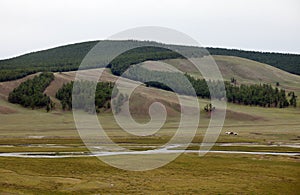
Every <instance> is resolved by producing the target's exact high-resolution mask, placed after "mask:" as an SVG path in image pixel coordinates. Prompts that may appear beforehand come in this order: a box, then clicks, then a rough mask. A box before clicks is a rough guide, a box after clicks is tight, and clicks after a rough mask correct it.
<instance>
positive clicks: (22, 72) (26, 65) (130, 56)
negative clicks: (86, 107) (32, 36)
mask: <svg viewBox="0 0 300 195" xmlns="http://www.w3.org/2000/svg"><path fill="white" fill-rule="evenodd" d="M97 43H98V41H91V42H83V43H76V44H71V45H66V46H61V47H56V48H52V49H48V50H43V51H38V52H32V53H28V54H25V55H22V56H19V57H15V58H11V59H6V60H0V82H1V81H8V80H15V79H18V78H22V77H24V76H26V75H29V74H32V73H36V72H47V71H49V72H61V71H72V70H77V69H78V67H79V65H80V63H81V61H82V60H83V58H84V57H85V56H86V54H87V53H88V52H89V51H90V49H92V48H93V47H94V46H95V45H96V44H97ZM102 43H105V44H106V45H108V47H110V48H108V50H109V49H113V48H115V47H118V46H122V47H128V48H129V47H130V46H134V47H140V49H133V50H131V51H130V50H129V51H128V52H125V53H123V54H122V55H120V56H118V57H117V58H115V59H114V60H113V61H112V62H99V63H97V64H91V66H90V67H85V68H95V67H106V66H109V65H111V66H112V71H113V73H114V74H117V75H119V74H121V73H122V72H124V69H125V68H127V67H128V66H130V65H132V64H135V63H139V62H142V61H145V60H149V59H151V60H161V59H170V58H177V57H181V56H180V55H178V54H177V53H176V51H178V50H179V49H180V51H183V53H184V56H188V57H201V56H204V55H208V53H207V52H206V51H205V50H203V48H199V47H192V46H178V45H166V44H162V43H156V42H147V41H132V40H129V41H102ZM149 45H150V46H152V47H149ZM145 46H147V47H145ZM143 47H144V48H143ZM161 47H164V48H169V49H172V50H173V51H175V52H172V51H170V50H168V49H163V48H161ZM207 50H208V51H209V52H210V53H211V54H212V55H228V56H238V57H244V58H247V59H251V60H256V61H259V62H262V63H266V64H269V65H271V66H275V67H277V68H280V69H282V70H285V71H287V72H291V73H294V74H298V75H300V55H295V54H281V53H268V52H254V51H242V50H232V49H221V48H207ZM106 57H107V58H109V56H106ZM122 65H124V68H123V66H122Z"/></svg>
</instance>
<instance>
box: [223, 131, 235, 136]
mask: <svg viewBox="0 0 300 195" xmlns="http://www.w3.org/2000/svg"><path fill="white" fill-rule="evenodd" d="M225 134H226V135H238V133H237V132H233V131H226V132H225Z"/></svg>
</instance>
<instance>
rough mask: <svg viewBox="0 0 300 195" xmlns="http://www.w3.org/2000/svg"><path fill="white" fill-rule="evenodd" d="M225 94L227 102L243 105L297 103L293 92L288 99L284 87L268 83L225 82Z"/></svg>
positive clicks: (269, 105)
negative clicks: (279, 87)
mask: <svg viewBox="0 0 300 195" xmlns="http://www.w3.org/2000/svg"><path fill="white" fill-rule="evenodd" d="M292 94H293V96H292ZM226 95H227V100H228V102H233V103H238V104H244V105H255V106H262V107H279V108H284V107H288V106H289V105H291V106H296V104H297V103H296V98H295V94H294V92H292V93H291V96H292V98H291V99H290V100H288V98H287V95H286V92H285V90H284V89H278V88H277V87H275V88H273V87H272V86H271V85H268V84H259V85H258V84H255V85H244V84H241V85H240V86H234V85H232V84H230V83H227V84H226Z"/></svg>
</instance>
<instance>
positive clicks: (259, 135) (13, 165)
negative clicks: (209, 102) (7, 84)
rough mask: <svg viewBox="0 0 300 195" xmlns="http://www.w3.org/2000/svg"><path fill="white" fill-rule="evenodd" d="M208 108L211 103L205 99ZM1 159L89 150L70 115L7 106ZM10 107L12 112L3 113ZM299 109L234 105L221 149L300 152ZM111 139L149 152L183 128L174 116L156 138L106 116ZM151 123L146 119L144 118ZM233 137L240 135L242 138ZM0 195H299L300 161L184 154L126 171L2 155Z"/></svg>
mask: <svg viewBox="0 0 300 195" xmlns="http://www.w3.org/2000/svg"><path fill="white" fill-rule="evenodd" d="M200 103H202V104H205V103H206V102H205V100H200ZM0 106H1V108H2V110H4V111H5V113H1V114H0V124H1V126H0V146H1V147H0V154H1V153H2V154H4V153H13V152H29V153H30V152H32V153H34V152H42V153H47V152H52V153H55V154H57V155H59V154H60V153H62V152H88V150H87V148H86V147H85V146H84V144H83V143H82V141H81V139H80V137H79V135H78V132H77V131H76V128H75V125H74V120H73V116H72V113H71V112H61V111H52V112H51V113H46V112H45V110H29V109H24V108H21V107H20V106H18V105H12V104H9V103H7V102H6V101H3V100H0ZM3 108H5V109H3ZM299 116H300V110H299V109H294V108H287V109H277V108H258V107H246V106H239V105H232V104H229V105H228V115H227V118H226V121H225V125H224V127H223V130H222V132H221V134H220V137H219V139H218V141H217V144H216V145H215V146H214V147H213V150H214V151H225V150H228V151H246V152H276V153H278V152H282V153H299V152H300V148H299V147H298V146H299V143H300V137H299V132H300V122H299ZM99 120H100V121H101V122H102V124H103V126H104V128H105V129H107V133H108V135H109V136H110V137H111V138H112V139H113V140H114V141H115V142H116V143H119V144H120V145H122V146H124V147H128V148H130V149H135V150H148V149H149V150H150V149H153V148H152V147H153V146H159V145H162V144H163V143H165V142H167V141H168V140H169V139H170V138H171V136H172V135H173V133H174V130H176V128H177V126H178V122H177V119H176V118H169V119H168V121H167V122H166V124H165V125H164V127H163V130H161V131H160V132H158V133H157V134H156V135H155V136H149V137H148V136H147V137H142V138H138V137H134V136H130V135H129V134H127V133H124V132H122V131H121V130H120V128H119V127H118V126H117V125H116V124H115V121H114V120H113V117H112V116H111V114H109V113H106V114H100V115H99ZM137 120H138V121H140V122H147V120H148V119H147V118H137ZM208 122H209V118H208V117H207V116H206V115H205V114H203V115H202V118H201V121H200V127H199V131H198V132H197V135H196V136H195V138H194V140H193V144H191V145H190V146H189V148H188V149H189V150H197V149H199V145H198V144H199V143H201V141H202V138H203V133H204V131H205V129H206V127H207V124H208ZM226 131H234V132H238V135H237V136H229V135H226V134H225V132H226ZM0 162H1V163H0V194H124V193H127V194H145V193H146V194H154V193H155V194H166V193H168V194H297V193H298V192H299V191H300V186H299V185H298V184H299V179H300V166H299V162H300V156H299V155H293V156H285V155H265V154H247V153H246V154H241V153H235V154H222V153H208V154H207V155H205V156H204V157H199V156H198V155H197V154H195V153H184V154H182V155H180V157H179V158H177V159H176V160H174V161H173V162H171V163H169V164H168V165H166V166H164V167H161V168H158V169H155V170H152V171H145V172H133V171H124V170H120V169H117V168H114V167H111V166H109V165H107V164H105V163H103V162H102V161H100V160H99V159H98V158H96V157H80V158H77V157H70V158H17V157H7V156H6V157H5V156H2V157H0Z"/></svg>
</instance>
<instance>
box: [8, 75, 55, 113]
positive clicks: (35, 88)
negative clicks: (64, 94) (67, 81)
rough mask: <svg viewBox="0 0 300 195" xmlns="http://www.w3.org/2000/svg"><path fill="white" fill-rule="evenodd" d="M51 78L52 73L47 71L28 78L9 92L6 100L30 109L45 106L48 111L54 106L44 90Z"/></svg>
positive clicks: (52, 76) (52, 77)
mask: <svg viewBox="0 0 300 195" xmlns="http://www.w3.org/2000/svg"><path fill="white" fill-rule="evenodd" d="M53 80H54V75H53V73H49V72H46V73H41V74H40V75H38V76H35V77H34V78H33V79H28V80H27V81H25V82H23V83H21V84H20V85H19V86H18V87H17V88H15V89H14V90H13V91H12V92H11V93H10V94H9V96H8V101H9V102H11V103H15V104H20V105H22V106H24V107H30V108H32V109H34V108H41V107H45V106H46V109H47V111H49V110H50V109H52V108H53V107H54V104H53V103H52V101H51V100H50V97H49V96H47V95H46V94H44V91H45V89H46V88H47V87H48V86H49V85H50V83H51V81H53Z"/></svg>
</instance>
